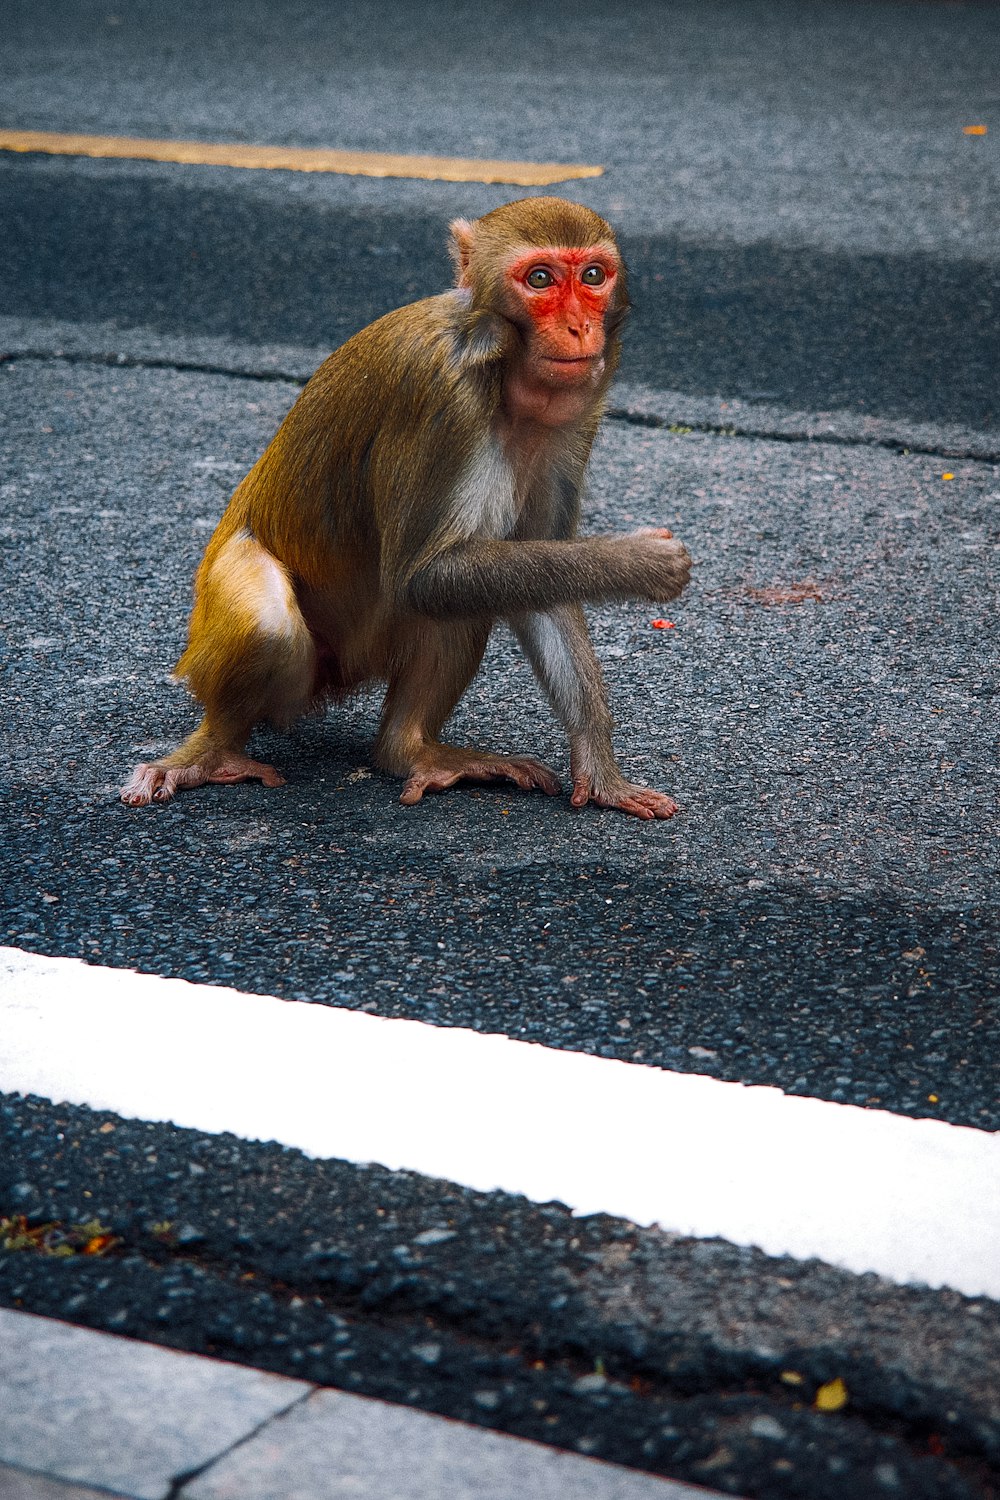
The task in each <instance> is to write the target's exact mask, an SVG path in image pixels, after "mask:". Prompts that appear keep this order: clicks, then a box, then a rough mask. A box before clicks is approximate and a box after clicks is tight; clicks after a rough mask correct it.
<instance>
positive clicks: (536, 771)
mask: <svg viewBox="0 0 1000 1500" xmlns="http://www.w3.org/2000/svg"><path fill="white" fill-rule="evenodd" d="M459 781H512V782H513V783H514V785H515V786H519V787H520V788H521V790H522V791H524V792H530V791H532V790H534V789H535V788H537V789H538V790H539V791H541V792H545V793H547V794H548V796H550V797H554V796H556V794H557V793H558V792H559V791H560V786H559V778H558V777H557V776H556V774H555V772H554V771H553V770H551V768H550V767H549V766H547V765H545V763H544V762H543V761H540V760H535V759H534V758H533V757H532V756H529V755H493V754H491V753H490V752H489V751H486V750H463V749H459V748H458V747H457V746H454V745H431V746H429V747H428V749H427V750H426V751H425V752H424V753H423V754H422V755H421V756H420V758H419V760H417V761H416V763H415V764H414V765H413V766H411V768H410V772H409V774H408V776H407V778H406V784H405V785H404V787H403V794H402V796H401V797H400V799H399V800H400V802H402V803H403V804H404V806H406V807H412V806H413V804H414V803H415V802H419V801H420V799H421V798H422V797H423V795H424V793H425V792H443V791H446V790H447V788H448V787H451V786H454V785H455V783H456V782H459Z"/></svg>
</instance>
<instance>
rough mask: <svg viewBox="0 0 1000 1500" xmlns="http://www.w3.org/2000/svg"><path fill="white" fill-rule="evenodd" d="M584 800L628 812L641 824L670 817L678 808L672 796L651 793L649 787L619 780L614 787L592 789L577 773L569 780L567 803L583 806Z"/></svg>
mask: <svg viewBox="0 0 1000 1500" xmlns="http://www.w3.org/2000/svg"><path fill="white" fill-rule="evenodd" d="M588 802H593V803H595V804H596V806H597V807H611V808H614V809H616V810H617V811H618V812H623V813H629V814H630V816H632V817H633V818H641V819H642V821H643V822H644V823H649V822H652V821H653V819H654V818H656V819H659V820H661V821H663V820H665V819H667V818H672V817H673V815H674V813H675V812H678V811H679V808H678V806H677V803H676V802H675V801H674V799H673V797H668V796H667V795H666V793H665V792H654V791H653V789H652V787H648V786H636V785H635V783H634V782H631V781H622V782H619V783H618V784H617V785H615V786H610V787H600V788H596V787H595V786H594V785H593V783H592V781H591V779H590V777H589V776H578V777H577V778H576V779H575V780H574V782H573V795H572V796H571V797H570V803H571V805H572V806H573V807H586V805H587V803H588Z"/></svg>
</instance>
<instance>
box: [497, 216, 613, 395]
mask: <svg viewBox="0 0 1000 1500" xmlns="http://www.w3.org/2000/svg"><path fill="white" fill-rule="evenodd" d="M617 278H618V259H617V256H615V255H614V254H613V253H612V251H611V250H610V249H609V248H608V247H607V246H605V245H591V246H589V247H588V248H587V249H585V250H576V249H564V248H559V247H553V246H545V247H544V248H542V249H530V248H525V249H524V250H518V251H516V252H515V254H514V256H513V257H512V258H511V260H510V261H508V263H507V265H506V267H505V268H504V283H505V291H506V298H505V301H506V308H505V311H506V312H507V314H508V316H509V317H510V318H511V320H512V321H513V322H514V323H516V324H517V326H518V327H519V328H520V329H521V331H522V333H524V334H525V335H526V342H527V362H526V368H525V370H524V371H523V373H524V374H525V375H526V376H527V377H528V378H529V379H530V380H533V381H536V382H538V383H540V384H542V385H547V386H557V387H559V386H567V385H570V386H573V385H582V384H590V383H591V382H592V381H593V380H594V379H595V378H597V377H599V375H600V373H601V371H602V370H603V368H604V366H603V355H604V345H605V332H604V320H605V317H606V316H607V312H608V309H609V307H610V306H611V304H612V301H613V299H614V294H615V283H616V281H617Z"/></svg>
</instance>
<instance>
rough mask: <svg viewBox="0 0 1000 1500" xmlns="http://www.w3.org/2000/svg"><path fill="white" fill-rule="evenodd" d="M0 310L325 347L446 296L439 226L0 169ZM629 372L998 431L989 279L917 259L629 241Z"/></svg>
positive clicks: (983, 271)
mask: <svg viewBox="0 0 1000 1500" xmlns="http://www.w3.org/2000/svg"><path fill="white" fill-rule="evenodd" d="M0 219H2V222H3V225H4V236H3V248H2V252H0V267H2V276H0V312H4V313H7V314H13V315H20V316H33V317H48V318H65V319H71V320H78V319H90V320H93V319H97V320H105V319H110V320H114V321H115V322H117V323H118V324H119V325H121V326H123V327H128V326H137V325H141V326H146V327H150V328H154V329H156V330H158V331H161V332H164V333H194V334H211V335H218V336H229V337H233V338H237V339H241V340H249V341H251V342H279V343H304V344H309V345H320V346H323V345H329V346H330V347H333V346H334V345H336V344H337V343H339V342H341V341H342V340H343V339H344V338H346V337H347V336H348V335H349V334H351V333H353V332H354V331H355V330H356V329H358V328H359V327H361V326H362V325H363V324H365V323H366V322H369V321H370V320H371V319H372V318H374V317H377V316H378V315H380V314H381V313H383V312H386V311H388V310H389V309H390V308H392V307H395V306H397V305H399V304H400V303H402V302H406V301H409V300H411V299H413V298H415V297H420V296H425V295H428V294H430V293H433V292H436V291H439V290H441V288H442V287H443V286H444V285H446V284H447V281H448V279H449V277H450V269H449V266H448V262H447V256H446V253H445V248H444V247H445V237H446V230H447V224H446V216H445V215H444V214H443V213H442V214H441V215H437V214H434V213H427V214H425V215H422V216H421V215H414V214H413V213H411V212H408V213H407V214H406V215H405V216H404V215H391V214H386V213H380V212H374V211H370V210H361V209H344V208H336V209H335V208H331V207H330V206H329V205H325V204H323V203H321V202H317V201H312V202H304V201H302V200H301V199H298V200H293V199H291V198H289V199H288V200H286V201H284V202H281V203H280V204H279V203H276V202H271V201H267V199H265V198H264V197H260V196H256V195H252V194H248V193H245V192H241V191H240V190H239V188H238V187H235V186H233V185H232V182H231V179H230V181H229V182H228V183H226V184H224V183H223V182H222V181H221V180H220V181H219V183H218V184H217V185H216V184H211V185H206V184H205V180H204V176H203V175H202V176H200V177H199V179H198V181H197V183H196V184H195V183H194V182H193V181H191V180H190V179H187V180H185V181H181V180H180V178H178V179H176V180H169V181H168V180H157V179H155V178H140V179H134V178H125V177H121V176H113V175H111V174H110V173H109V175H108V176H107V178H96V179H95V177H94V176H93V175H88V176H86V177H77V176H74V175H73V172H72V171H71V170H61V171H59V172H58V173H49V172H46V173H43V172H40V171H39V170H38V169H37V167H36V166H35V165H34V164H33V162H32V160H31V159H25V160H18V161H14V162H11V161H6V162H4V163H3V165H2V168H0ZM624 243H625V249H626V253H627V255H628V258H629V261H630V265H631V268H632V289H633V296H634V301H635V317H634V320H633V324H632V327H631V328H630V331H629V334H628V347H627V352H626V357H625V362H624V366H623V373H624V374H626V375H627V377H628V378H629V379H631V380H637V381H641V382H644V383H647V384H649V385H653V386H657V387H661V388H665V389H674V390H683V391H686V392H690V393H693V394H701V395H713V394H715V395H722V396H740V397H744V398H746V397H750V398H751V399H753V398H757V399H760V400H767V401H774V402H779V403H784V404H787V405H790V406H795V407H802V408H806V409H808V410H811V411H823V410H829V409H832V408H850V409H853V410H856V411H863V412H870V413H873V414H878V415H881V416H897V417H905V418H908V419H911V420H917V421H928V422H957V423H962V424H966V425H969V426H989V425H991V424H996V423H998V422H1000V398H998V384H997V380H996V351H997V348H998V347H1000V273H998V270H997V268H996V267H994V266H991V265H983V264H978V263H975V262H969V261H959V260H950V259H936V258H934V257H933V256H930V255H925V254H920V253H914V254H913V255H910V256H907V257H896V256H890V255H871V254H866V255H860V254H859V255H849V254H831V253H827V252H824V251H820V250H817V249H810V248H808V247H805V248H802V247H799V248H795V247H788V246H785V245H779V244H774V243H760V244H756V245H740V244H735V243H730V242H726V241H723V240H714V241H711V242H693V241H692V242H688V241H684V240H681V239H677V238H675V237H667V236H664V237H651V236H642V237H638V238H635V239H632V238H630V237H629V236H628V235H627V234H626V235H625V236H624Z"/></svg>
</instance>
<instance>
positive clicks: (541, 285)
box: [524, 266, 555, 292]
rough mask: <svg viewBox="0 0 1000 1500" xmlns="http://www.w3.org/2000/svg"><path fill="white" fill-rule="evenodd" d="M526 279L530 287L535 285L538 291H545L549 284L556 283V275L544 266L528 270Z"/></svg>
mask: <svg viewBox="0 0 1000 1500" xmlns="http://www.w3.org/2000/svg"><path fill="white" fill-rule="evenodd" d="M524 279H525V281H526V282H527V283H528V285H529V286H530V287H534V289H535V291H536V292H541V291H543V290H544V289H545V287H547V286H554V285H555V277H554V276H553V274H552V272H551V271H547V270H546V269H545V267H544V266H536V267H535V269H534V270H533V271H529V272H528V274H527V276H526V277H525V278H524Z"/></svg>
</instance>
